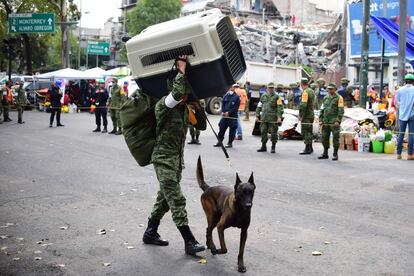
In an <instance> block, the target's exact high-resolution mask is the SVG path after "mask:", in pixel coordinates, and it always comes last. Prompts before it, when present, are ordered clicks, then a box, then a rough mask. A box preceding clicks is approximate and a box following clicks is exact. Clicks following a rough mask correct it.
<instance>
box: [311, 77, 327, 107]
mask: <svg viewBox="0 0 414 276" xmlns="http://www.w3.org/2000/svg"><path fill="white" fill-rule="evenodd" d="M325 83H326V82H325V79H323V78H319V79H318V80H317V88H316V90H314V91H315V96H316V99H315V103H316V104H315V108H316V109H320V108H321V105H322V101H323V98H325V97H326V95H328V89H326V84H325Z"/></svg>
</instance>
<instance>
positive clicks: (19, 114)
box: [16, 104, 24, 122]
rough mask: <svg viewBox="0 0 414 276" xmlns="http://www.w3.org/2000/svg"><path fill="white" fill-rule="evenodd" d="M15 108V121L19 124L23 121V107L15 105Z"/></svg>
mask: <svg viewBox="0 0 414 276" xmlns="http://www.w3.org/2000/svg"><path fill="white" fill-rule="evenodd" d="M16 108H17V120H18V121H19V122H21V121H22V120H23V112H24V107H23V105H20V104H18V105H16Z"/></svg>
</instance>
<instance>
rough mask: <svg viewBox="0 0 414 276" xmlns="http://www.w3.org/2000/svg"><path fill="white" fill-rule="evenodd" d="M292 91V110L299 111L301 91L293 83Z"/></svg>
mask: <svg viewBox="0 0 414 276" xmlns="http://www.w3.org/2000/svg"><path fill="white" fill-rule="evenodd" d="M292 91H293V97H294V98H293V106H294V109H299V105H300V99H301V95H302V90H301V89H300V87H299V85H298V84H297V83H294V84H293V85H292Z"/></svg>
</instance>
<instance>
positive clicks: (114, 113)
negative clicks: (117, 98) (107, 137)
mask: <svg viewBox="0 0 414 276" xmlns="http://www.w3.org/2000/svg"><path fill="white" fill-rule="evenodd" d="M110 112H111V120H112V125H113V126H114V129H116V128H117V127H119V129H121V128H122V126H121V116H120V115H119V110H117V109H111V110H110Z"/></svg>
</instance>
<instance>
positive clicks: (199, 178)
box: [197, 156, 210, 191]
mask: <svg viewBox="0 0 414 276" xmlns="http://www.w3.org/2000/svg"><path fill="white" fill-rule="evenodd" d="M197 181H198V185H199V186H200V188H201V190H203V191H205V190H207V189H208V188H209V187H210V186H208V185H207V183H206V182H205V181H204V173H203V165H202V164H201V156H198V161H197Z"/></svg>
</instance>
